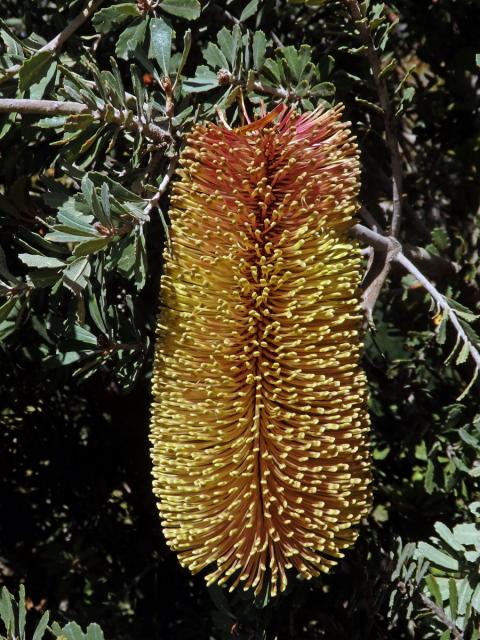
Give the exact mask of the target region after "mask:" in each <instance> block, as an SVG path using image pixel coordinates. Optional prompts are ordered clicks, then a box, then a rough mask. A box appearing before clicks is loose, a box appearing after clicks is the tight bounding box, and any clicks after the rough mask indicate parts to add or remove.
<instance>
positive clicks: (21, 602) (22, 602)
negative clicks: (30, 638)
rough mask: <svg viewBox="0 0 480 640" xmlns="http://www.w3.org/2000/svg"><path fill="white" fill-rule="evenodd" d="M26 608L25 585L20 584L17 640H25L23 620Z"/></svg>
mask: <svg viewBox="0 0 480 640" xmlns="http://www.w3.org/2000/svg"><path fill="white" fill-rule="evenodd" d="M26 614H27V608H26V606H25V585H24V584H21V585H20V589H19V590H18V635H19V636H20V638H19V640H25V620H26Z"/></svg>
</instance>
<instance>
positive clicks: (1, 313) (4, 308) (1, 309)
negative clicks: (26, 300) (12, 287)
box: [0, 297, 17, 322]
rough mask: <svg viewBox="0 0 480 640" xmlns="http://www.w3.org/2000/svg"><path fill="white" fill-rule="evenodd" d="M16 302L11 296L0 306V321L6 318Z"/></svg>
mask: <svg viewBox="0 0 480 640" xmlns="http://www.w3.org/2000/svg"><path fill="white" fill-rule="evenodd" d="M16 303H17V298H13V297H12V298H9V299H8V300H7V301H6V302H4V303H3V304H2V305H1V306H0V322H3V321H4V320H6V319H7V318H8V316H9V315H10V313H11V311H12V309H13V308H14V306H15V304H16Z"/></svg>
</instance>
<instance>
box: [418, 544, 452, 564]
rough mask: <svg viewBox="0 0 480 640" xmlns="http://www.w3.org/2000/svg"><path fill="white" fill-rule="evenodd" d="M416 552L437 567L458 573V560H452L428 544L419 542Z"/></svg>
mask: <svg viewBox="0 0 480 640" xmlns="http://www.w3.org/2000/svg"><path fill="white" fill-rule="evenodd" d="M418 551H419V553H420V554H421V555H423V556H425V558H427V560H430V562H433V563H434V564H436V565H438V566H439V567H444V568H445V569H451V570H452V571H458V560H456V559H455V558H452V557H451V556H449V555H448V554H446V553H445V552H444V551H440V550H439V549H436V548H435V547H433V546H432V545H431V544H429V543H428V542H419V543H418Z"/></svg>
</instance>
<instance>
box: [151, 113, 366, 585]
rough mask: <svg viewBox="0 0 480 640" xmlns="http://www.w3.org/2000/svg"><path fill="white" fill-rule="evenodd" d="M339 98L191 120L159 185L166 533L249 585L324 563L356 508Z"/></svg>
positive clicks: (197, 566) (357, 436) (351, 150)
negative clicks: (166, 237) (220, 121)
mask: <svg viewBox="0 0 480 640" xmlns="http://www.w3.org/2000/svg"><path fill="white" fill-rule="evenodd" d="M340 116H341V107H335V108H333V109H330V110H328V111H325V112H322V111H320V110H316V111H313V112H311V113H306V114H304V115H300V116H298V115H295V114H293V113H292V112H287V111H286V110H285V109H277V110H275V112H272V113H271V114H269V115H267V116H266V117H264V118H262V119H260V120H257V121H256V122H254V123H252V124H251V125H247V126H245V127H242V128H240V129H236V130H230V129H227V128H226V127H223V126H216V125H214V124H206V125H202V126H197V127H196V128H195V129H194V130H193V131H192V133H191V134H190V136H189V138H188V140H187V146H186V148H185V150H184V152H183V154H182V158H181V161H180V169H179V170H178V175H179V176H180V179H179V180H178V181H177V182H176V183H175V185H174V188H173V195H172V201H171V210H170V217H171V223H172V224H171V231H170V237H171V242H170V245H169V247H168V248H167V249H166V252H165V268H164V275H163V277H162V283H161V311H160V316H159V322H158V340H157V347H156V357H155V364H154V375H153V395H154V402H153V408H152V424H151V443H152V458H153V476H154V483H153V486H154V492H155V495H156V496H157V498H158V499H159V509H160V514H161V517H162V524H163V529H164V533H165V537H166V540H167V543H168V545H169V546H170V547H171V548H172V549H173V550H175V551H176V552H178V555H179V559H180V562H181V563H182V565H184V566H186V567H188V568H189V569H190V570H191V571H192V572H194V573H195V572H198V571H200V570H202V569H205V568H208V569H209V570H210V573H209V574H208V575H207V581H208V583H209V584H210V583H213V582H217V583H220V584H222V583H225V582H227V581H228V582H229V584H230V585H231V588H232V589H233V588H235V587H236V586H237V585H238V584H239V583H240V582H241V583H243V588H244V589H250V588H252V589H253V590H254V591H255V593H256V594H259V593H260V592H261V591H262V590H263V589H265V588H268V589H269V592H270V594H271V595H275V594H276V593H278V592H279V591H282V590H283V589H285V587H286V584H287V575H288V570H289V569H293V570H294V571H296V572H297V573H298V574H301V575H302V576H303V577H305V578H311V577H312V576H316V575H318V574H319V572H321V571H328V570H329V568H330V567H331V566H332V565H334V564H335V563H336V561H337V559H338V558H340V557H342V555H343V554H342V550H343V549H344V548H345V547H348V546H349V545H351V544H352V542H353V541H354V539H355V537H356V535H357V532H356V528H355V525H357V524H358V523H359V521H360V519H361V518H362V516H364V515H365V514H366V513H367V511H368V508H369V499H370V497H369V480H370V476H369V466H370V465H369V453H368V426H369V421H368V414H367V411H366V380H365V375H364V373H363V371H362V370H361V369H360V367H359V352H360V347H361V340H360V333H361V314H360V307H359V283H360V274H361V270H360V267H361V261H360V252H359V249H358V247H357V245H356V244H355V243H354V242H353V241H352V240H350V239H349V238H348V237H347V232H348V230H349V228H350V227H351V226H352V224H353V219H352V216H353V214H354V212H355V198H356V195H357V191H358V185H359V178H358V176H359V162H358V152H357V147H356V145H355V143H354V142H353V141H352V136H351V133H350V131H349V130H348V128H347V125H346V124H345V123H343V122H342V121H341V120H340Z"/></svg>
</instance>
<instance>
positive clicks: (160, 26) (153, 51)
mask: <svg viewBox="0 0 480 640" xmlns="http://www.w3.org/2000/svg"><path fill="white" fill-rule="evenodd" d="M172 33H173V29H172V28H171V27H170V26H169V25H168V24H167V23H166V22H165V20H163V19H162V18H152V20H150V48H149V51H148V57H149V58H154V59H155V60H156V61H157V62H158V64H159V65H160V68H161V70H162V72H163V74H164V75H165V76H168V74H169V71H170V58H171V55H172Z"/></svg>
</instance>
